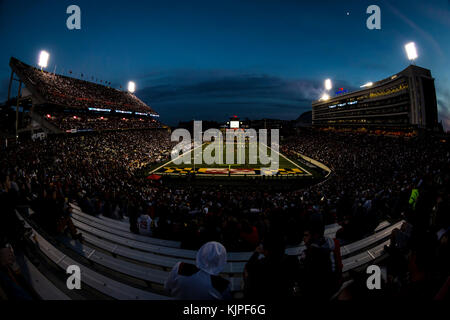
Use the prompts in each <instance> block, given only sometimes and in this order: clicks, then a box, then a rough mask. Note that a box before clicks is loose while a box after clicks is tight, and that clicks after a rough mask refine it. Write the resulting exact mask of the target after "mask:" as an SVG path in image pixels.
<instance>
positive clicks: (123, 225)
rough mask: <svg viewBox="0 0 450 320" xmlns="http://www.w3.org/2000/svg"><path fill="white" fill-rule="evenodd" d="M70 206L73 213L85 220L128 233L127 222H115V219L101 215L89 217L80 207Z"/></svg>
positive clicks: (128, 225) (128, 226)
mask: <svg viewBox="0 0 450 320" xmlns="http://www.w3.org/2000/svg"><path fill="white" fill-rule="evenodd" d="M70 206H71V207H72V209H73V212H74V213H76V214H78V215H80V216H82V217H85V218H90V219H92V220H94V221H96V222H98V223H101V224H104V225H105V226H108V227H111V228H115V229H119V230H122V231H130V223H129V222H125V221H123V220H116V219H111V218H108V217H105V216H103V215H96V216H93V215H90V214H87V213H85V212H83V211H82V210H81V209H80V207H78V206H77V205H76V204H73V203H70Z"/></svg>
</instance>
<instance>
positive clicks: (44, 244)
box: [0, 52, 450, 304]
mask: <svg viewBox="0 0 450 320" xmlns="http://www.w3.org/2000/svg"><path fill="white" fill-rule="evenodd" d="M47 59H49V53H47V52H41V53H40V60H39V62H38V64H37V65H35V64H34V63H35V62H34V61H22V60H21V59H19V58H16V57H10V58H9V69H8V74H9V75H10V76H9V81H8V82H7V92H8V94H7V99H6V101H5V102H4V103H3V104H2V105H0V107H1V110H0V117H1V119H0V123H1V131H0V133H1V138H2V142H1V143H2V144H1V146H2V148H1V150H0V154H1V157H0V163H1V166H0V167H1V169H0V173H1V175H0V186H1V188H0V189H1V194H0V196H1V198H0V205H1V207H2V218H1V219H2V222H1V230H0V231H1V233H0V237H1V238H0V241H1V242H0V246H1V250H2V255H1V258H2V261H1V269H0V275H1V278H0V296H1V299H4V300H158V301H159V300H170V301H172V300H203V301H204V300H216V301H219V300H225V301H231V302H232V303H237V304H239V303H244V302H245V301H249V300H250V301H279V300H289V299H293V301H301V302H305V301H319V302H323V303H325V302H330V301H342V300H354V301H372V300H373V299H377V300H376V301H392V300H395V301H401V300H403V299H412V300H415V299H419V300H421V301H427V300H445V299H448V298H449V291H448V288H449V283H450V282H449V279H450V274H449V270H450V260H449V257H450V251H449V250H450V249H449V245H448V238H449V234H450V233H449V231H450V216H449V212H450V211H449V204H450V202H449V201H450V198H449V195H450V193H449V186H450V183H449V178H450V171H449V168H450V166H449V163H450V144H449V137H448V134H446V133H444V132H443V130H442V124H440V123H439V122H438V106H437V100H438V98H437V95H436V88H435V82H434V81H435V79H434V78H433V77H432V76H431V71H430V70H429V69H426V68H422V67H419V66H417V65H415V64H412V63H413V62H414V61H412V62H411V65H409V66H408V67H407V68H405V69H404V70H403V71H400V72H398V73H396V74H395V75H391V76H388V77H384V78H383V79H382V80H379V81H374V82H373V83H370V85H366V86H363V88H362V89H356V90H355V91H351V92H337V93H336V95H335V96H334V97H330V96H329V94H330V92H331V91H330V90H331V88H330V86H331V82H329V81H326V82H325V91H324V92H325V93H324V94H323V96H322V98H320V99H318V100H314V101H313V100H312V101H311V105H310V107H311V110H312V119H311V123H310V124H309V125H297V124H296V123H295V121H290V120H289V121H288V120H284V121H282V120H279V121H278V120H277V121H273V122H272V123H273V125H272V124H271V122H270V121H269V125H267V122H268V121H266V120H263V121H262V120H261V121H260V123H262V125H261V126H263V130H265V131H264V133H265V132H266V131H267V132H268V133H269V135H268V137H266V139H261V138H260V137H257V135H258V134H257V133H256V130H253V131H252V130H251V129H252V128H249V126H248V125H246V121H245V120H242V119H240V118H238V116H237V115H234V116H231V114H233V113H232V112H231V111H230V112H229V114H230V117H229V119H228V121H227V120H225V121H223V119H222V120H220V122H218V124H219V125H220V128H218V129H217V130H216V131H214V132H215V135H212V134H209V135H208V132H212V131H210V130H211V129H208V128H205V129H204V130H201V132H200V136H201V137H203V139H204V140H202V139H200V141H197V140H196V138H197V137H198V134H196V133H195V123H196V121H193V122H192V123H193V127H192V128H189V130H184V129H183V130H184V131H183V132H185V133H186V134H187V136H188V137H189V138H188V139H187V140H180V139H178V138H179V137H180V136H181V134H180V135H175V132H177V130H180V128H178V127H177V126H170V125H168V124H166V123H165V120H164V117H162V116H161V114H160V113H159V110H158V108H157V107H156V106H154V105H153V104H152V106H149V105H148V104H147V103H146V102H144V101H149V99H143V98H142V99H141V98H139V97H138V96H139V90H136V83H135V82H129V83H128V87H127V88H125V86H123V87H124V88H122V86H120V87H119V88H118V87H117V85H116V86H114V85H112V84H111V83H110V82H106V81H105V82H103V81H102V83H99V82H98V81H94V77H93V76H85V75H83V74H81V76H80V77H79V76H75V75H74V74H72V71H70V72H69V71H68V72H66V73H63V72H61V73H57V72H56V71H53V72H51V70H47V69H49V68H47ZM410 60H414V59H410ZM60 63H62V62H60ZM221 85H223V83H221ZM190 90H192V89H190ZM264 90H266V88H265V87H264ZM173 91H175V90H173ZM211 91H214V90H213V89H211ZM320 91H323V90H322V88H320ZM316 92H318V91H316ZM189 94H190V92H189ZM155 96H157V95H156V94H155ZM186 96H189V95H186ZM150 102H151V100H150ZM170 112H172V111H170ZM188 112H189V111H188ZM194 117H195V116H194V115H193V116H192V118H194ZM257 117H258V114H255V118H257ZM248 122H249V121H248ZM278 130H279V131H280V138H279V140H277V139H278ZM275 132H276V134H275ZM191 133H193V134H192V135H191ZM174 136H176V138H174ZM206 137H209V138H206ZM275 137H277V139H275ZM177 145H179V146H181V148H180V149H177ZM174 150H176V152H174ZM208 155H209V156H210V157H209V158H213V159H214V161H212V162H211V161H210V160H208V159H209V158H208ZM264 157H266V158H268V159H270V161H266V160H267V159H266V160H263V159H264ZM371 268H374V269H375V270H379V272H380V277H379V280H377V281H375V282H374V284H373V285H372V288H371V287H370V285H369V283H370V281H369V280H368V277H369V276H370V275H371V273H370V272H368V270H372V269H371ZM77 272H79V274H78V276H77V277H75V278H73V277H71V274H76V273H77ZM374 288H375V289H374ZM380 288H381V289H380Z"/></svg>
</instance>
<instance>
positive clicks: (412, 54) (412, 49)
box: [405, 42, 418, 63]
mask: <svg viewBox="0 0 450 320" xmlns="http://www.w3.org/2000/svg"><path fill="white" fill-rule="evenodd" d="M405 50H406V54H407V55H408V60H410V61H412V63H414V60H416V59H417V57H418V55H417V49H416V44H415V43H414V42H410V43H407V44H405Z"/></svg>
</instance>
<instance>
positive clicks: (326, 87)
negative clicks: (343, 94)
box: [325, 79, 333, 91]
mask: <svg viewBox="0 0 450 320" xmlns="http://www.w3.org/2000/svg"><path fill="white" fill-rule="evenodd" d="M331 88H333V85H332V84H331V79H326V80H325V89H326V90H327V91H330V90H331Z"/></svg>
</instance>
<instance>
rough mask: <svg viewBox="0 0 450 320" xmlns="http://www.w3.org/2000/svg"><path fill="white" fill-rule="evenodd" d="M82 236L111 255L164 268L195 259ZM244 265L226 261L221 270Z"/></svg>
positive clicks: (238, 269) (239, 267)
mask: <svg viewBox="0 0 450 320" xmlns="http://www.w3.org/2000/svg"><path fill="white" fill-rule="evenodd" d="M83 236H84V241H85V242H87V243H89V244H92V245H93V246H95V247H98V248H100V249H102V250H105V251H107V252H109V253H111V254H113V255H118V256H121V257H125V258H128V259H131V260H134V261H138V262H143V263H147V264H150V265H155V266H159V267H162V268H165V269H171V268H172V267H173V266H174V265H175V264H176V263H177V262H179V261H181V262H186V263H191V264H195V260H193V259H186V258H180V257H169V256H163V255H158V254H153V253H150V252H143V251H139V250H135V249H130V248H128V247H124V246H122V245H120V244H112V243H110V242H108V241H105V240H102V239H100V238H98V237H96V236H94V235H91V234H89V233H85V234H83ZM244 266H245V262H228V263H227V265H226V266H225V268H224V270H223V273H240V272H242V270H243V269H244Z"/></svg>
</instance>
